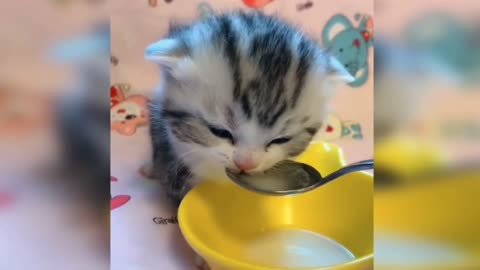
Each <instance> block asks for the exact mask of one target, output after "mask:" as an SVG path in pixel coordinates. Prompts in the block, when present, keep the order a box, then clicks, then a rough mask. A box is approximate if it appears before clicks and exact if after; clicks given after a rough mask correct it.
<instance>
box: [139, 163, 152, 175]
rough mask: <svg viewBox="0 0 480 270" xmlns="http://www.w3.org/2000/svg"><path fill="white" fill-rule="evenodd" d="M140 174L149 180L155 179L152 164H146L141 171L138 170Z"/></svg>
mask: <svg viewBox="0 0 480 270" xmlns="http://www.w3.org/2000/svg"><path fill="white" fill-rule="evenodd" d="M138 173H139V174H140V175H141V176H143V177H145V178H147V179H154V178H155V173H154V169H153V164H152V163H150V162H149V163H146V164H144V165H143V166H142V167H140V169H138Z"/></svg>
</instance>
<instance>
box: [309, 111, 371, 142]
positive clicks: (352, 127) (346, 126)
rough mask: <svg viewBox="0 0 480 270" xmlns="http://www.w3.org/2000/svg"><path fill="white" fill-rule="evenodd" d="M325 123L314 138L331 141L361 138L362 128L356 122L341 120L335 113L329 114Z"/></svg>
mask: <svg viewBox="0 0 480 270" xmlns="http://www.w3.org/2000/svg"><path fill="white" fill-rule="evenodd" d="M325 123H326V124H325V125H324V126H323V127H322V128H321V129H320V130H319V131H318V133H317V135H316V139H319V140H322V141H333V140H337V139H341V138H347V139H353V140H361V139H363V134H362V128H361V126H360V124H359V123H358V122H354V121H341V120H340V118H338V117H337V116H336V115H335V114H329V115H328V117H327V120H326V122H325Z"/></svg>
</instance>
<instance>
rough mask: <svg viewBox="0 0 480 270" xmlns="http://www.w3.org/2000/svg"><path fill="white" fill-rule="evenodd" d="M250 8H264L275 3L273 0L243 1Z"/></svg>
mask: <svg viewBox="0 0 480 270" xmlns="http://www.w3.org/2000/svg"><path fill="white" fill-rule="evenodd" d="M242 1H243V3H244V4H245V5H247V7H249V8H263V7H265V6H266V5H268V4H270V3H271V2H273V0H242Z"/></svg>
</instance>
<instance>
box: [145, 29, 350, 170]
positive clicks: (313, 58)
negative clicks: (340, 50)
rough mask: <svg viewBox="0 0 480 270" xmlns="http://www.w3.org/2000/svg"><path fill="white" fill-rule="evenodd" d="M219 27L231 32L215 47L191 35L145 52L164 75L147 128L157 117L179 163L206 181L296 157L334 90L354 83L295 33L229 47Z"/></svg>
mask: <svg viewBox="0 0 480 270" xmlns="http://www.w3.org/2000/svg"><path fill="white" fill-rule="evenodd" d="M221 23H225V24H227V23H226V22H225V21H223V22H220V24H221ZM223 27H231V28H232V29H230V30H229V31H230V32H229V33H227V34H226V35H224V36H223V38H221V41H220V43H216V41H215V40H213V41H212V40H211V39H208V38H207V37H208V36H209V32H208V31H212V30H205V29H202V28H198V29H196V30H195V31H194V32H193V33H190V36H189V37H188V39H185V38H176V37H170V38H167V39H164V40H160V41H158V42H156V43H154V44H152V45H150V46H149V47H148V48H147V50H146V58H147V59H148V60H150V61H152V62H154V63H156V64H158V65H160V67H161V71H162V74H163V75H164V76H163V82H162V87H161V88H162V89H161V91H160V95H159V97H158V99H157V101H156V104H157V105H158V106H154V107H153V111H152V125H154V124H155V117H156V116H160V115H161V117H162V118H163V119H165V120H166V121H165V122H166V123H167V126H168V130H169V136H170V137H171V140H172V141H173V143H174V146H175V148H176V150H177V151H178V152H179V156H180V158H183V159H184V162H186V163H187V164H189V165H190V166H193V167H197V168H193V170H194V171H195V172H197V173H199V174H203V175H202V176H206V177H209V176H212V175H213V174H215V175H216V173H224V171H225V168H230V169H233V170H240V171H247V172H254V171H263V170H266V169H268V168H270V167H272V166H273V165H275V164H276V163H277V162H279V161H282V160H285V159H288V158H292V157H295V156H297V155H299V154H300V153H302V152H303V151H304V150H305V148H306V147H307V146H308V144H309V142H310V141H311V139H312V138H313V136H314V135H315V133H316V131H317V130H318V129H319V127H320V126H321V124H322V122H323V120H324V117H326V112H327V103H328V101H329V99H330V97H331V96H332V94H333V92H334V91H333V90H334V88H335V86H336V85H337V84H338V83H344V82H349V81H352V80H353V79H354V78H353V77H352V76H351V75H350V74H349V73H348V72H347V71H346V70H345V69H344V68H343V66H342V65H341V64H340V63H339V62H338V61H337V60H336V59H334V58H333V57H331V56H328V55H326V54H325V53H324V52H323V51H321V50H320V49H319V48H317V47H316V46H314V43H313V42H312V43H309V42H311V41H309V40H307V39H303V36H300V34H298V36H293V37H292V38H293V39H292V40H287V39H282V37H281V36H280V38H279V36H278V35H277V36H271V35H270V34H269V33H267V34H265V35H264V36H259V38H261V39H262V40H260V41H259V42H258V44H257V45H255V42H256V41H255V37H250V38H251V39H250V40H249V36H248V35H247V34H246V33H240V32H238V33H236V34H237V35H238V36H237V37H236V38H235V40H229V38H232V36H233V35H232V33H233V32H234V31H235V25H231V24H227V25H224V26H223ZM202 31H203V32H202ZM224 31H225V30H224ZM227 32H228V30H227ZM195 42H197V43H195ZM192 44H201V45H196V46H193V45H192ZM255 46H257V48H256V50H257V51H255V52H252V50H254V49H253V47H255Z"/></svg>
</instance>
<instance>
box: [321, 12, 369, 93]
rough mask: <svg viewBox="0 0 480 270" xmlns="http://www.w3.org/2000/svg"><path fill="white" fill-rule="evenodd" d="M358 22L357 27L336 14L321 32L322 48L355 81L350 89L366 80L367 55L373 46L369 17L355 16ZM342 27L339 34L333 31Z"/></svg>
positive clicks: (367, 72) (367, 71) (367, 73)
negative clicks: (327, 51)
mask: <svg viewBox="0 0 480 270" xmlns="http://www.w3.org/2000/svg"><path fill="white" fill-rule="evenodd" d="M355 20H356V21H359V25H358V27H355V26H354V25H353V24H352V22H351V21H350V20H349V19H348V18H347V17H346V16H345V15H342V14H337V15H335V16H333V17H332V18H331V19H330V20H328V22H327V24H326V25H325V27H324V28H323V31H322V42H323V45H324V47H325V48H326V49H327V50H329V51H330V52H331V53H332V54H333V55H335V56H336V57H337V58H338V60H339V61H340V62H341V63H342V64H343V65H344V66H345V68H346V69H347V70H348V72H350V74H351V75H352V76H354V77H355V81H353V82H351V83H349V85H350V86H351V87H360V86H362V85H363V84H364V83H365V82H366V81H367V79H368V75H369V66H368V62H367V61H368V53H369V48H370V47H372V45H373V20H372V18H371V17H370V16H362V15H359V14H356V15H355ZM338 27H343V29H342V30H340V31H339V32H338V31H337V32H336V33H334V30H335V29H338Z"/></svg>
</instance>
